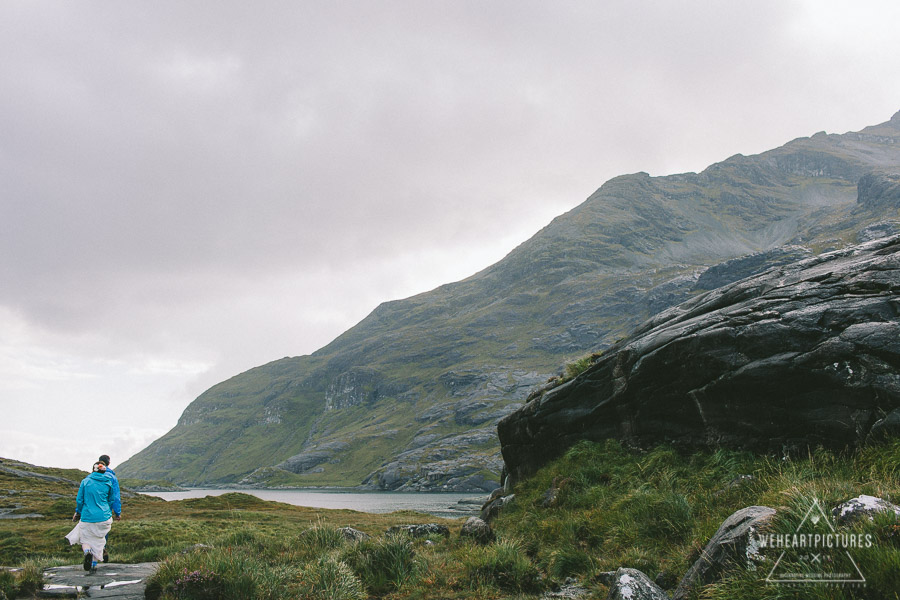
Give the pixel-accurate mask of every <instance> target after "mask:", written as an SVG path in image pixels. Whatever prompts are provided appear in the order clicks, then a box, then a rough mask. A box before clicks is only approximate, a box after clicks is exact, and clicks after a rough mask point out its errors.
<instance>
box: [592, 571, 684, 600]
mask: <svg viewBox="0 0 900 600" xmlns="http://www.w3.org/2000/svg"><path fill="white" fill-rule="evenodd" d="M606 600H669V596H668V595H667V594H666V593H665V592H664V591H663V590H662V588H660V587H659V586H658V585H656V584H655V583H653V580H652V579H650V578H649V577H647V576H646V575H645V574H644V573H642V572H641V571H638V570H637V569H626V568H624V567H623V568H620V569H618V570H617V571H616V574H615V577H614V578H613V580H612V582H610V586H609V595H607V596H606Z"/></svg>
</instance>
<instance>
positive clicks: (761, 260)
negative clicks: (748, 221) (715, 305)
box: [695, 246, 812, 290]
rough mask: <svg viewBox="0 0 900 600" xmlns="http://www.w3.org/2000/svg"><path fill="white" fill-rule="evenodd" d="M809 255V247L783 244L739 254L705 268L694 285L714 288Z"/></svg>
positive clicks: (699, 287) (702, 287)
mask: <svg viewBox="0 0 900 600" xmlns="http://www.w3.org/2000/svg"><path fill="white" fill-rule="evenodd" d="M811 255H812V252H810V250H809V248H804V247H803V246H783V247H780V248H773V249H772V250H766V251H764V252H754V253H752V254H748V255H746V256H739V257H738V258H732V259H731V260H726V261H725V262H723V263H719V264H718V265H713V266H711V267H710V268H708V269H707V270H705V271H704V272H703V273H702V274H701V275H700V277H699V278H698V279H697V283H696V285H695V287H696V289H698V290H714V289H716V288H719V287H722V286H723V285H728V284H729V283H734V282H735V281H739V280H741V279H744V278H746V277H750V276H752V275H756V274H757V273H761V272H762V271H766V270H768V269H771V268H772V267H780V266H781V265H787V264H790V263H793V262H797V261H798V260H802V259H804V258H809V257H810V256H811Z"/></svg>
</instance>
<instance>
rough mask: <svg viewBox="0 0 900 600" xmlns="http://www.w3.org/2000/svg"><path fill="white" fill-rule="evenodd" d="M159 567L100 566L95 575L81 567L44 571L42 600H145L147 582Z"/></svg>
mask: <svg viewBox="0 0 900 600" xmlns="http://www.w3.org/2000/svg"><path fill="white" fill-rule="evenodd" d="M157 564H158V563H155V562H148V563H138V564H136V565H125V564H119V563H109V564H103V563H101V564H99V565H97V571H96V572H95V573H93V574H91V573H88V572H87V571H85V570H84V569H83V568H82V566H81V565H75V566H67V567H53V568H50V569H46V570H45V571H44V590H43V591H41V592H38V597H39V598H76V597H78V595H79V592H80V593H81V597H87V598H118V599H119V600H143V598H144V589H145V588H146V587H147V580H148V579H149V578H150V576H151V575H153V573H155V572H156V567H157Z"/></svg>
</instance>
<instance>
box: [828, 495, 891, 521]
mask: <svg viewBox="0 0 900 600" xmlns="http://www.w3.org/2000/svg"><path fill="white" fill-rule="evenodd" d="M880 512H887V513H894V515H896V516H897V517H898V518H900V506H897V505H896V504H892V503H890V502H888V501H887V500H883V499H882V498H878V497H876V496H866V495H862V496H857V497H856V498H851V499H850V500H847V501H846V502H843V503H841V504H838V505H837V506H836V507H834V509H833V510H832V511H831V516H833V517H834V518H835V520H836V521H837V523H838V525H847V524H849V523H853V522H855V521H859V520H860V519H863V518H867V519H869V520H870V521H871V520H873V519H874V516H875V514H877V513H880Z"/></svg>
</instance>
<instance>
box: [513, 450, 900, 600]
mask: <svg viewBox="0 0 900 600" xmlns="http://www.w3.org/2000/svg"><path fill="white" fill-rule="evenodd" d="M898 474H900V441H897V442H894V443H892V444H889V445H885V446H879V447H871V448H865V449H862V450H860V451H858V452H855V453H848V454H834V453H831V452H827V451H824V450H818V451H814V452H811V453H809V454H807V455H805V456H801V457H793V458H783V457H775V456H758V455H753V454H751V453H746V452H739V451H729V450H718V451H709V452H699V453H693V454H681V453H679V452H677V451H675V450H674V449H672V448H669V447H666V446H661V447H657V448H655V449H653V450H651V451H649V452H635V451H630V450H626V449H624V448H623V447H622V446H621V445H619V444H618V443H616V442H612V441H609V442H606V443H604V444H593V443H587V442H582V443H580V444H578V445H576V446H575V447H573V448H572V449H570V450H569V451H568V452H567V453H566V454H565V456H564V457H562V458H561V459H559V460H558V461H556V462H554V463H553V464H552V465H550V466H549V467H547V468H545V469H543V470H541V471H540V472H539V473H538V474H537V475H536V476H535V477H534V478H532V479H531V480H529V481H526V482H523V483H522V484H521V485H519V486H518V487H517V489H516V502H515V503H514V504H513V505H511V506H510V507H509V509H507V510H505V511H504V513H502V514H501V516H500V518H499V519H498V522H497V528H498V529H499V530H501V531H506V532H507V533H508V535H514V536H517V537H519V538H520V539H521V540H522V543H523V544H524V547H525V548H526V551H527V552H528V554H529V556H531V557H532V559H533V560H534V562H535V564H536V565H537V566H538V567H539V568H541V569H542V570H543V571H544V572H546V573H547V574H549V575H550V576H552V577H555V578H557V579H559V578H562V577H565V576H569V575H576V576H579V577H582V578H586V579H588V580H591V579H593V578H594V577H595V576H596V575H597V573H599V572H602V571H611V570H615V569H616V568H618V567H620V566H627V567H633V568H637V569H640V570H642V571H644V572H645V573H647V574H648V575H649V576H650V577H654V576H655V575H656V574H657V573H660V572H665V573H670V574H673V575H676V576H677V578H680V577H681V575H683V574H684V573H685V572H686V571H687V569H688V568H689V567H690V565H691V564H692V563H693V561H694V560H695V559H696V558H697V557H698V556H699V553H700V550H701V549H702V548H703V546H704V545H705V544H706V543H707V541H708V540H709V539H710V538H711V537H712V535H713V534H714V533H715V531H716V530H717V529H718V527H719V525H720V524H721V523H722V521H724V520H725V519H726V518H727V517H728V516H729V515H730V514H731V513H733V512H734V511H736V510H738V509H740V508H744V507H746V506H751V505H765V506H770V507H772V508H775V509H777V510H778V515H777V517H776V520H775V523H774V525H773V527H774V530H775V531H777V532H782V533H793V532H794V531H795V530H796V528H797V526H798V525H799V524H800V522H801V520H802V518H803V516H804V515H805V514H806V512H807V511H808V509H809V507H810V506H811V503H812V502H813V500H814V499H818V501H819V502H820V503H821V504H822V506H823V507H825V510H826V511H828V510H830V508H831V507H833V506H836V505H837V504H839V503H841V502H843V501H846V500H848V499H850V498H852V497H855V496H858V495H860V494H870V495H874V496H879V497H882V498H886V499H892V500H893V501H894V502H898V501H900V479H898ZM741 475H752V477H753V478H752V479H745V480H739V479H737V478H738V477H739V476H741ZM554 481H555V482H556V485H557V486H558V487H559V489H560V492H559V495H558V501H557V503H556V505H555V506H554V507H553V508H544V507H543V506H542V498H543V493H544V491H545V490H547V489H548V488H549V487H551V486H552V485H553V484H554ZM852 531H858V532H862V533H868V534H871V535H872V536H873V539H874V540H876V542H875V544H874V546H875V547H874V549H860V550H857V552H856V554H858V556H854V558H855V559H858V562H859V567H860V569H861V570H862V571H863V573H864V575H865V577H866V579H867V581H868V584H867V586H866V587H865V588H864V592H862V593H861V594H862V595H860V596H859V597H861V598H862V597H864V598H885V599H892V600H896V598H897V595H896V594H897V593H898V591H900V575H898V574H900V569H898V566H900V539H898V538H900V535H898V530H897V521H896V520H895V519H893V518H892V517H885V518H881V519H876V520H875V521H874V522H872V523H860V524H858V525H856V526H854V528H852ZM775 559H777V557H774V558H771V559H770V560H772V562H769V563H768V565H769V568H771V566H772V565H773V564H774V560H775ZM764 576H765V574H763V577H762V578H761V577H760V573H759V572H752V571H747V570H745V569H744V568H742V567H740V568H735V569H734V570H732V571H729V573H728V575H727V577H726V580H725V581H723V582H720V583H717V584H715V585H712V586H708V590H704V591H703V592H702V593H701V594H700V597H711V598H712V597H715V598H748V599H749V598H757V599H758V598H780V597H797V598H816V599H819V598H822V599H824V598H843V597H848V596H845V595H844V594H845V593H847V590H846V589H843V588H841V589H836V588H831V589H824V588H823V587H822V586H808V587H807V588H801V589H794V590H791V591H790V595H789V596H784V594H786V593H787V591H786V589H785V588H784V586H777V585H772V584H767V583H765V582H764V581H763V579H764ZM813 588H815V589H813ZM744 590H749V591H746V592H745V591H744Z"/></svg>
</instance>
